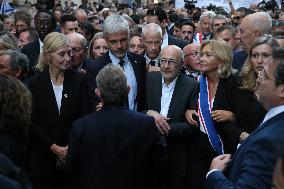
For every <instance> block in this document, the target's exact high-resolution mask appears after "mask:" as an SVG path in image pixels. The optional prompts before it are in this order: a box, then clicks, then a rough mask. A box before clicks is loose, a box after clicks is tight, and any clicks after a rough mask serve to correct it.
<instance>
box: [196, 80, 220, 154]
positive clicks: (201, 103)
mask: <svg viewBox="0 0 284 189" xmlns="http://www.w3.org/2000/svg"><path fill="white" fill-rule="evenodd" d="M198 81H199V85H200V93H199V99H198V113H199V116H200V120H201V123H200V124H201V126H202V127H203V128H204V130H205V132H206V134H207V136H208V139H209V142H210V144H211V146H212V147H213V149H214V150H215V151H216V152H217V153H218V154H224V147H223V142H222V140H221V138H220V136H219V135H218V133H217V131H216V129H215V127H214V123H213V120H212V117H211V110H212V104H211V101H210V90H209V85H208V80H207V77H206V76H205V75H200V76H199V77H198Z"/></svg>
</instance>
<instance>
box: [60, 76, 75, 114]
mask: <svg viewBox="0 0 284 189" xmlns="http://www.w3.org/2000/svg"><path fill="white" fill-rule="evenodd" d="M70 74H71V73H70V71H69V70H67V71H66V72H65V74H64V82H63V91H62V98H61V108H60V117H61V118H62V117H64V116H65V113H66V112H67V111H68V108H72V107H68V101H69V100H70V99H71V96H72V88H73V83H72V78H71V76H70Z"/></svg>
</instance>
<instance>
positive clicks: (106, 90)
mask: <svg viewBox="0 0 284 189" xmlns="http://www.w3.org/2000/svg"><path fill="white" fill-rule="evenodd" d="M96 83H97V87H98V89H99V91H100V94H101V98H102V100H103V102H104V104H106V105H123V104H124V103H125V102H126V101H127V97H128V87H127V79H126V76H125V74H124V71H123V69H122V68H121V67H120V66H116V65H113V64H108V65H106V66H105V67H104V68H103V69H102V70H101V71H100V72H99V74H98V75H97V77H96Z"/></svg>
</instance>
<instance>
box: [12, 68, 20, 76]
mask: <svg viewBox="0 0 284 189" xmlns="http://www.w3.org/2000/svg"><path fill="white" fill-rule="evenodd" d="M13 73H14V76H15V77H17V78H20V76H21V74H22V69H21V68H17V69H14V70H13Z"/></svg>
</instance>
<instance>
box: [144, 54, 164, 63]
mask: <svg viewBox="0 0 284 189" xmlns="http://www.w3.org/2000/svg"><path fill="white" fill-rule="evenodd" d="M144 57H145V59H146V63H147V64H149V62H150V61H151V60H152V59H150V58H149V57H148V56H147V54H146V53H145V55H144ZM159 57H160V56H158V57H157V58H155V59H154V61H155V63H158V62H159Z"/></svg>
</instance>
